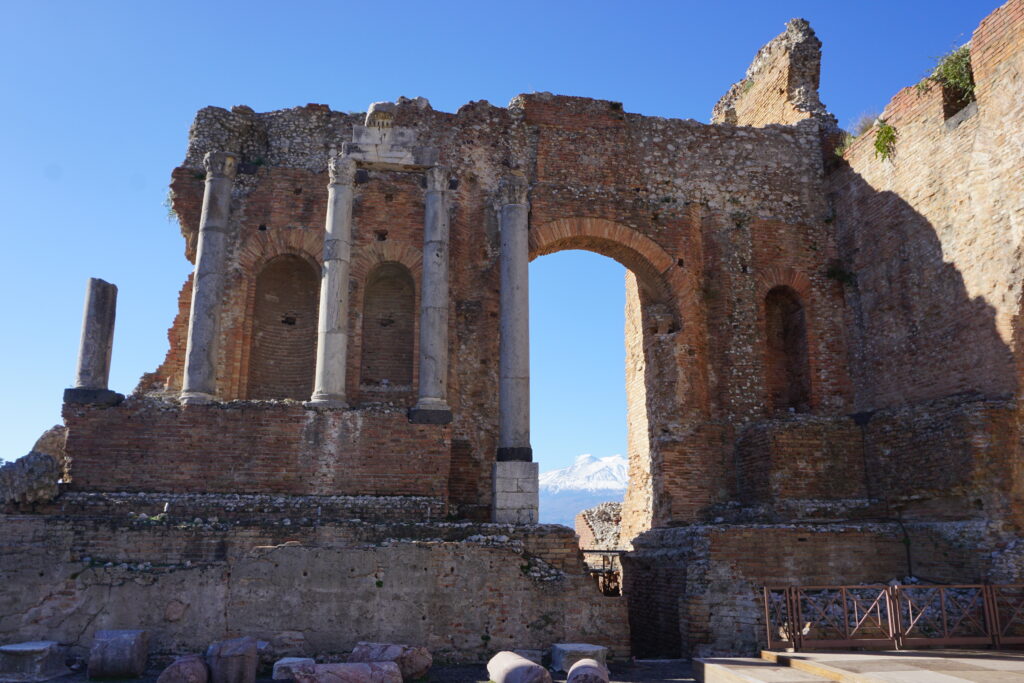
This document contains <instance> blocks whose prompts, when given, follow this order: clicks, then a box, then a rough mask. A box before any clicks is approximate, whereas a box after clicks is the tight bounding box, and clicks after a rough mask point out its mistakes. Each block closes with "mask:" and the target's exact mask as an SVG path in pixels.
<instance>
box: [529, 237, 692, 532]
mask: <svg viewBox="0 0 1024 683" xmlns="http://www.w3.org/2000/svg"><path fill="white" fill-rule="evenodd" d="M566 250H584V251H586V252H594V253H596V254H599V255H600V256H599V257H596V260H595V257H593V256H587V255H584V256H583V258H588V259H591V261H592V263H594V264H603V265H604V266H605V267H606V268H609V269H610V270H609V274H608V275H607V276H606V278H607V280H606V281H607V282H608V283H609V285H610V286H611V287H612V288H613V290H614V291H615V292H616V294H615V295H614V302H615V303H612V304H611V305H609V303H608V299H609V298H610V297H609V296H605V297H604V299H605V302H604V304H603V305H602V307H603V309H604V310H605V311H607V315H610V316H611V320H612V321H613V322H612V325H613V326H614V327H615V328H616V331H615V332H614V335H615V337H616V342H615V345H616V346H617V350H616V351H615V352H614V355H613V357H610V358H609V359H607V360H605V361H604V362H603V363H602V365H604V366H605V367H598V366H597V364H592V366H591V367H589V368H588V372H590V373H595V372H598V371H602V372H606V373H608V374H607V377H609V378H610V381H611V382H612V383H613V386H614V387H616V388H614V389H611V391H613V392H616V394H615V395H617V396H618V397H619V398H618V399H617V400H618V401H619V404H618V405H619V407H618V408H617V410H616V411H614V413H613V414H612V415H611V416H608V417H606V418H605V420H606V421H607V422H609V423H612V424H617V425H619V429H620V430H622V428H623V427H624V428H625V430H624V431H625V437H626V453H625V454H624V455H626V456H627V457H626V459H627V461H628V468H627V473H628V477H627V478H628V481H627V486H626V492H625V502H624V503H623V505H622V518H621V526H620V533H619V545H620V546H621V547H630V544H631V541H632V539H633V538H634V537H636V536H637V535H638V534H640V533H642V532H643V531H645V530H647V529H650V528H651V527H652V526H655V525H657V524H660V523H664V522H665V521H667V520H670V519H672V515H673V513H674V510H675V506H678V508H679V511H680V512H681V514H682V515H685V514H687V510H686V506H687V505H690V506H691V507H694V508H695V509H696V507H697V506H700V505H702V504H703V502H702V501H696V500H695V501H688V500H687V499H684V498H682V497H680V496H678V495H675V494H674V493H671V492H669V491H667V490H666V484H672V482H671V481H669V480H668V479H667V478H666V476H665V473H666V466H665V463H666V462H667V459H668V458H671V459H673V460H674V459H676V458H678V457H679V455H678V453H679V452H680V449H681V448H683V447H684V446H683V442H682V441H680V440H679V439H678V438H677V437H676V435H675V432H674V431H673V429H674V425H676V424H679V420H680V416H681V415H682V414H683V412H684V411H692V410H693V409H694V408H693V407H694V406H696V405H698V403H697V401H694V402H693V403H692V404H691V405H687V406H684V405H683V404H682V403H680V397H681V396H682V394H679V393H678V391H677V387H678V386H679V384H678V381H679V379H678V378H679V377H680V376H681V375H680V373H690V372H691V370H690V368H689V364H690V357H689V356H684V357H682V358H680V357H679V356H678V355H677V352H678V350H679V348H680V340H681V339H682V338H681V337H680V336H679V335H680V333H681V330H682V328H681V326H680V323H679V317H678V315H677V308H678V306H679V305H681V303H680V302H679V301H677V300H676V299H675V297H674V295H673V291H674V288H675V287H677V286H681V285H682V286H685V275H682V274H681V271H679V272H677V271H676V269H677V259H675V258H672V257H671V256H669V255H668V254H667V253H666V252H665V251H664V250H663V249H662V248H661V247H660V246H659V245H658V244H656V243H655V242H654V241H653V240H651V239H650V238H648V237H645V236H644V235H642V234H641V233H638V232H637V231H635V230H633V229H630V228H627V227H626V226H623V225H620V224H618V223H614V222H612V221H607V220H603V219H597V218H569V219H561V220H555V221H551V222H549V223H546V224H544V225H541V226H536V227H531V230H530V256H531V259H534V258H536V257H538V256H543V255H545V254H554V253H556V252H562V251H566ZM573 253H576V252H573ZM601 256H603V257H607V258H600V257H601ZM568 276H569V277H570V283H576V284H578V285H580V286H581V287H582V288H583V289H584V291H585V292H589V291H590V290H591V289H593V287H592V286H591V282H590V281H588V279H587V277H586V275H584V276H582V277H581V276H580V275H579V274H576V275H575V279H573V273H571V272H570V273H568ZM680 277H682V278H684V279H683V280H680V281H678V282H677V281H676V279H678V278H680ZM531 278H533V276H532V275H531ZM623 279H625V287H623ZM530 289H531V299H532V300H533V301H535V302H536V301H537V299H538V298H542V297H544V296H545V293H544V292H542V291H540V290H539V289H538V283H537V282H532V283H531V287H530ZM574 305H575V304H573V303H571V302H570V303H567V304H565V305H563V306H562V308H563V309H564V308H571V307H573V306H574ZM536 308H537V304H536V303H534V304H532V305H531V311H532V310H534V309H536ZM623 312H624V314H623ZM694 329H696V328H694ZM539 331H540V330H538V329H533V330H532V331H531V337H533V338H536V337H537V335H538V332H539ZM586 343H587V340H585V339H584V340H582V341H578V342H576V346H578V345H579V344H586ZM550 345H551V346H554V347H555V348H561V349H563V350H564V349H568V352H569V353H576V346H574V345H573V344H572V343H569V344H566V343H565V342H564V341H563V340H561V339H556V340H554V341H553V342H552V343H551V344H550ZM531 346H539V345H538V344H536V342H535V343H534V344H531ZM531 363H532V365H533V367H532V368H531V385H532V386H531V394H532V395H533V396H534V397H536V398H535V399H534V406H532V407H531V416H532V417H534V419H536V417H535V416H536V415H537V413H538V411H537V409H536V407H535V406H536V403H537V400H539V395H538V390H539V388H540V387H541V385H539V384H538V381H539V379H540V377H539V374H538V369H537V365H536V363H537V359H533V358H531ZM623 365H625V373H623ZM624 375H625V376H624ZM567 381H571V380H567ZM688 386H689V387H690V388H691V389H697V387H698V382H697V381H694V378H692V377H691V378H690V382H689V383H688ZM698 391H699V390H698ZM698 391H693V394H692V395H693V396H696V397H698V399H699V397H701V396H702V394H699V393H698ZM623 402H624V403H625V405H623ZM581 412H585V411H581ZM577 429H585V427H583V428H580V427H577ZM655 432H656V434H655ZM620 433H621V432H620ZM531 437H532V438H534V440H535V437H533V435H531ZM619 443H620V444H621V438H620V440H619ZM533 446H534V453H535V457H536V459H537V460H538V461H539V463H540V465H541V469H542V471H543V470H544V468H545V454H544V453H543V447H544V446H543V444H542V443H539V442H536V440H535V443H534V444H533ZM594 450H600V449H594ZM585 452H586V450H582V451H581V453H585ZM615 452H621V447H616V448H614V449H612V451H611V453H609V455H613V454H614V453H615ZM581 453H576V454H573V455H580V454H581ZM592 455H595V454H592ZM563 457H572V455H569V456H563ZM604 457H608V456H604ZM673 466H675V465H673ZM692 469H693V471H694V472H697V471H699V469H700V465H695V466H693V467H692ZM540 513H541V518H542V519H543V518H544V516H545V511H544V506H543V503H542V505H541V511H540Z"/></svg>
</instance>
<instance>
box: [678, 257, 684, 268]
mask: <svg viewBox="0 0 1024 683" xmlns="http://www.w3.org/2000/svg"><path fill="white" fill-rule="evenodd" d="M676 265H677V266H679V267H680V268H683V267H684V266H685V265H686V264H685V263H683V259H677V260H676Z"/></svg>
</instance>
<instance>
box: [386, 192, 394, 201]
mask: <svg viewBox="0 0 1024 683" xmlns="http://www.w3.org/2000/svg"><path fill="white" fill-rule="evenodd" d="M384 201H386V202H393V201H395V195H393V194H386V195H384Z"/></svg>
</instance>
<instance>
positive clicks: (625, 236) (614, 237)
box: [530, 217, 676, 303]
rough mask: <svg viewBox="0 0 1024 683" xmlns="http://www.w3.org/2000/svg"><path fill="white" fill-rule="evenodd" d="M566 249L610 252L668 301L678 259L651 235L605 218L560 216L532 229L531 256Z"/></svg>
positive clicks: (651, 291)
mask: <svg viewBox="0 0 1024 683" xmlns="http://www.w3.org/2000/svg"><path fill="white" fill-rule="evenodd" d="M565 249H584V250H586V251H593V252H595V253H598V254H601V255H603V256H607V257H609V258H611V259H614V260H616V261H618V262H619V263H621V264H622V265H623V266H625V267H626V268H628V269H629V270H631V271H632V272H633V273H634V274H635V275H636V277H637V280H638V282H639V284H640V285H641V286H642V287H643V288H644V289H645V290H646V292H647V293H648V294H649V295H650V296H652V297H653V298H655V299H657V300H659V301H661V302H663V303H668V302H669V301H670V299H671V291H672V287H671V285H670V283H669V278H670V275H671V269H672V266H673V265H675V262H676V261H675V259H674V258H672V256H670V255H669V254H668V252H666V251H665V250H664V249H662V248H661V247H660V246H658V244H657V243H656V242H655V241H654V240H652V239H651V238H650V237H647V236H645V235H642V234H640V233H639V232H637V231H636V230H632V229H631V228H628V227H626V226H624V225H622V224H620V223H616V222H615V221H610V220H607V219H604V218H584V217H575V218H559V219H556V220H553V221H550V222H548V223H545V224H543V225H540V226H537V227H532V228H531V229H530V259H531V260H533V259H535V258H537V257H538V256H543V255H545V254H553V253H555V252H557V251H563V250H565Z"/></svg>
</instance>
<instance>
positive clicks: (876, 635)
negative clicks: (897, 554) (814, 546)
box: [764, 584, 1024, 650]
mask: <svg viewBox="0 0 1024 683" xmlns="http://www.w3.org/2000/svg"><path fill="white" fill-rule="evenodd" d="M764 616H765V627H766V631H767V640H768V648H769V649H778V648H792V649H795V650H805V649H806V650H812V649H817V648H848V647H864V648H891V649H908V648H914V647H941V646H952V645H976V646H992V647H996V648H999V647H1002V646H1004V645H1016V644H1022V643H1024V584H1021V585H1018V584H1013V585H976V584H964V585H951V586H940V585H935V586H932V585H919V584H914V585H896V586H883V585H864V586H784V587H772V586H765V588H764Z"/></svg>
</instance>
